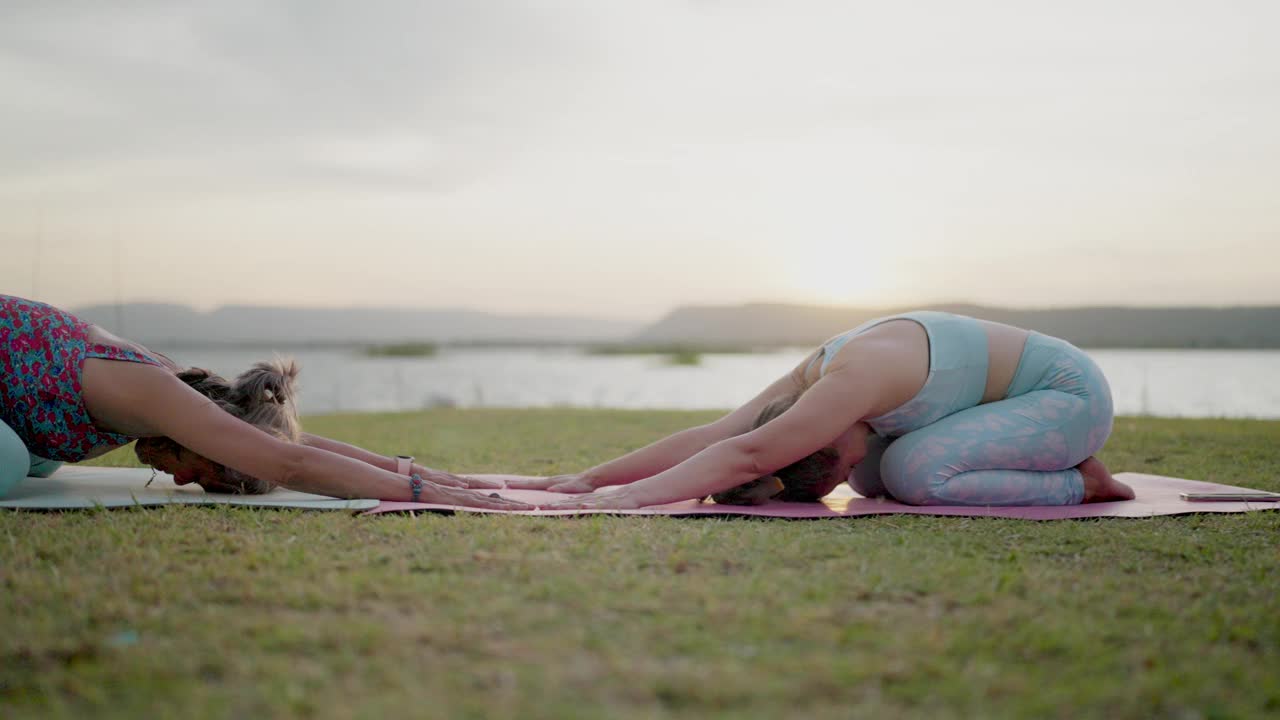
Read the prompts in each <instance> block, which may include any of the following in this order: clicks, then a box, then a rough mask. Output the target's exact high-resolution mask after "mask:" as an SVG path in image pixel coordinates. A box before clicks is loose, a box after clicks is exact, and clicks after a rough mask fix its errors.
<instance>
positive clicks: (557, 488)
mask: <svg viewBox="0 0 1280 720" xmlns="http://www.w3.org/2000/svg"><path fill="white" fill-rule="evenodd" d="M507 487H508V488H509V489H511V490H548V491H550V492H558V493H589V492H594V491H595V489H596V484H595V482H593V481H591V480H589V479H587V477H586V475H585V474H583V473H574V474H572V475H556V476H555V477H546V478H516V479H513V480H508V481H507Z"/></svg>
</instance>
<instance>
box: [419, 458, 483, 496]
mask: <svg viewBox="0 0 1280 720" xmlns="http://www.w3.org/2000/svg"><path fill="white" fill-rule="evenodd" d="M413 472H416V473H418V474H419V475H421V476H422V479H423V480H427V481H429V482H433V483H435V484H437V485H444V486H446V487H453V488H468V489H471V490H501V489H502V483H501V482H498V481H497V480H484V479H481V478H474V477H467V476H466V475H454V474H453V473H450V472H445V471H443V470H432V469H431V468H429V467H424V466H422V465H418V464H417V463H414V465H413Z"/></svg>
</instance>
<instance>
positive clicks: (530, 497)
mask: <svg viewBox="0 0 1280 720" xmlns="http://www.w3.org/2000/svg"><path fill="white" fill-rule="evenodd" d="M476 477H485V478H491V479H494V480H505V479H508V478H513V477H518V476H515V475H478V476H476ZM1116 479H1118V480H1120V481H1121V482H1124V483H1128V484H1129V485H1130V486H1132V487H1133V489H1134V492H1135V493H1136V494H1137V498H1136V499H1134V500H1128V501H1125V502H1110V503H1090V504H1088V505H1067V506H1057V507H956V506H936V505H935V506H932V507H916V506H913V505H903V504H902V503H899V502H895V501H893V500H881V499H868V498H864V497H862V496H860V495H858V494H856V493H854V492H853V491H852V490H851V489H849V487H848V486H847V485H841V486H840V487H838V488H836V490H835V491H834V492H832V493H831V494H830V495H828V496H827V497H826V498H824V499H823V501H822V502H821V503H785V502H771V503H768V504H765V505H755V506H751V507H740V506H736V505H717V504H715V503H713V502H710V501H707V502H698V501H696V500H686V501H684V502H678V503H671V504H668V505H654V506H652V507H647V508H641V509H638V510H533V511H516V512H511V511H506V510H480V509H476V508H464V507H456V506H453V505H432V504H429V503H411V502H387V501H383V502H382V503H380V504H379V505H378V507H376V508H374V509H373V510H369V511H366V512H365V513H364V514H366V515H368V514H371V513H384V512H404V511H409V510H429V511H451V510H461V511H465V512H497V513H505V512H511V514H516V515H546V516H564V515H586V514H600V513H604V514H610V515H739V516H753V517H776V518H837V517H857V516H859V515H886V514H893V513H900V514H912V515H963V516H967V517H1004V518H1022V519H1024V520H1066V519H1071V518H1092V517H1128V518H1137V517H1152V516H1154V515H1180V514H1184V513H1224V512H1226V513H1230V512H1246V511H1249V510H1277V509H1280V503H1276V502H1251V503H1249V502H1190V501H1187V500H1183V499H1182V498H1180V497H1178V495H1179V493H1184V492H1258V491H1256V490H1250V489H1249V488H1241V487H1235V486H1232V485H1218V484H1216V483H1209V482H1200V481H1198V480H1183V479H1181V478H1172V477H1163V476H1160V475H1143V474H1141V473H1119V474H1118V475H1116ZM499 492H501V493H502V495H503V496H504V497H509V498H511V499H513V500H523V501H525V502H529V503H536V502H539V501H541V500H543V499H545V498H563V497H565V496H564V495H561V494H559V493H551V492H544V491H541V490H502V491H499Z"/></svg>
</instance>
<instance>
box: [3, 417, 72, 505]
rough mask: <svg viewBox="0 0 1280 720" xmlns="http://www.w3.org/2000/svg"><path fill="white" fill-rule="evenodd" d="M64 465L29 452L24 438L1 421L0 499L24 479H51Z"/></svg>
mask: <svg viewBox="0 0 1280 720" xmlns="http://www.w3.org/2000/svg"><path fill="white" fill-rule="evenodd" d="M60 467H62V463H60V462H54V461H53V460H45V459H44V458H40V457H36V456H35V455H32V454H31V453H29V452H27V446H26V445H24V444H23V443H22V438H20V437H18V433H16V432H14V431H13V428H10V427H9V426H8V425H6V424H5V423H4V421H3V420H0V499H4V496H5V494H6V493H8V492H9V490H10V489H11V488H12V487H13V486H14V485H17V484H18V482H19V481H21V480H22V478H24V477H27V476H31V477H49V476H50V475H52V474H53V472H54V471H55V470H57V469H58V468H60Z"/></svg>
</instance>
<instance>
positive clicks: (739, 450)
mask: <svg viewBox="0 0 1280 720" xmlns="http://www.w3.org/2000/svg"><path fill="white" fill-rule="evenodd" d="M867 380H868V378H867V377H865V374H864V372H862V371H860V370H859V369H858V368H853V369H846V370H840V371H833V372H830V373H828V374H827V375H826V376H824V377H823V378H822V379H821V380H819V381H818V382H817V383H815V384H814V385H813V387H811V388H810V389H809V390H808V391H806V392H805V393H804V395H802V396H801V397H800V399H799V400H797V401H796V403H795V405H793V406H791V408H790V409H789V410H787V411H786V412H785V413H783V414H782V415H780V416H778V417H777V418H776V419H774V420H773V421H771V422H768V423H766V424H764V425H762V426H760V427H759V428H756V429H755V430H752V431H751V432H748V433H745V434H742V435H737V436H734V437H730V438H727V439H725V440H721V441H719V442H717V443H715V444H714V445H711V446H710V447H707V448H706V449H704V450H702V451H701V452H699V453H697V454H695V455H694V456H693V457H691V458H689V459H688V460H686V461H684V462H682V463H680V464H679V465H676V466H675V467H673V468H670V469H668V470H665V471H663V472H660V473H658V474H656V475H653V476H651V477H647V478H644V479H642V480H637V481H635V482H633V483H630V484H629V485H626V486H624V487H621V488H607V489H605V490H602V491H600V492H597V493H592V494H590V495H582V496H578V497H573V498H565V499H564V500H560V501H558V502H555V503H551V504H548V505H546V506H545V507H548V508H552V509H564V508H636V507H644V506H646V505H661V504H663V503H670V502H678V501H680V500H689V499H693V498H701V497H705V496H707V495H710V494H712V493H717V492H720V491H722V490H728V489H729V488H732V487H736V486H738V485H741V484H743V483H746V482H750V481H752V480H755V479H756V478H759V477H761V476H764V475H768V474H770V473H772V472H775V471H777V470H778V469H780V468H783V467H786V466H787V465H790V464H791V463H794V462H796V461H797V460H799V459H801V458H803V457H805V456H806V455H809V454H811V453H814V452H816V451H818V450H820V449H822V448H823V447H826V446H828V445H830V444H831V442H832V441H834V440H835V439H836V438H837V437H838V436H840V435H841V434H842V433H844V432H845V431H846V430H848V429H849V428H850V427H851V426H852V425H853V424H854V423H856V422H857V421H859V420H861V419H862V418H863V417H864V416H865V414H866V412H867V411H868V410H869V409H870V406H871V402H872V400H871V393H870V392H869V386H868V384H867Z"/></svg>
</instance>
